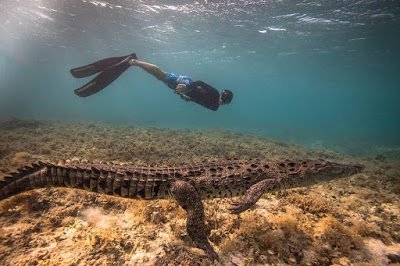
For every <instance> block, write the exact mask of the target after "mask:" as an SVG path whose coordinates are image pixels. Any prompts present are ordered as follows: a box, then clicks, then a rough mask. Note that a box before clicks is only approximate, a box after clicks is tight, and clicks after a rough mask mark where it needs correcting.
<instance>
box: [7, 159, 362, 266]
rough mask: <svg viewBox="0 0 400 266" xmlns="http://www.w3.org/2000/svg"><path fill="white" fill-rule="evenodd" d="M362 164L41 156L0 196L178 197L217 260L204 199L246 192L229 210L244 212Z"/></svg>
mask: <svg viewBox="0 0 400 266" xmlns="http://www.w3.org/2000/svg"><path fill="white" fill-rule="evenodd" d="M362 169H363V166H362V165H360V164H342V163H336V162H330V161H325V160H323V159H318V160H282V161H263V160H258V159H253V160H220V161H213V162H206V163H200V164H192V165H182V166H152V165H149V166H146V167H143V166H136V165H134V164H129V163H121V164H113V163H104V162H89V161H84V160H83V161H75V160H65V161H61V162H58V163H51V162H37V163H33V164H31V165H29V166H26V167H23V168H21V169H19V170H18V171H16V172H14V173H10V174H9V175H7V176H6V177H5V178H4V180H2V181H0V200H2V199H5V198H8V197H10V196H12V195H14V194H17V193H20V192H23V191H27V190H31V189H35V188H40V187H48V186H51V187H69V188H76V189H84V190H87V191H92V192H97V193H103V194H108V195H114V196H120V197H124V198H134V199H146V200H151V199H175V200H176V201H177V202H178V203H179V205H180V206H181V207H182V208H183V209H184V210H185V211H186V213H187V224H186V228H187V232H188V235H189V236H190V237H191V239H192V241H193V243H194V244H195V245H196V246H197V247H198V248H200V249H202V250H204V252H205V253H206V255H207V256H208V257H209V258H210V259H212V260H214V259H218V254H217V253H216V252H215V250H214V248H213V247H212V245H211V244H210V242H209V240H208V233H207V230H206V226H205V215H204V207H203V203H202V200H203V199H210V198H225V197H235V196H240V195H242V196H243V197H241V198H239V200H237V201H233V202H232V204H231V206H230V208H229V211H230V212H231V213H233V214H239V213H241V212H243V211H245V210H247V209H249V208H251V207H252V206H254V205H255V203H256V202H257V201H258V199H259V198H260V197H261V196H262V195H263V194H264V193H266V192H271V191H276V190H280V189H285V188H294V187H301V186H310V185H313V184H316V183H318V182H322V181H329V180H333V179H337V178H340V177H346V176H351V175H353V174H356V173H358V172H360V171H361V170H362Z"/></svg>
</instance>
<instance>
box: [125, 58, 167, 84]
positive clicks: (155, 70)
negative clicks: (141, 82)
mask: <svg viewBox="0 0 400 266" xmlns="http://www.w3.org/2000/svg"><path fill="white" fill-rule="evenodd" d="M129 64H130V65H135V66H138V67H140V68H142V69H143V70H145V71H146V72H148V73H150V74H151V75H153V76H154V77H156V78H157V79H159V80H164V78H165V72H164V71H162V70H161V69H160V68H159V67H158V66H156V65H153V64H150V63H147V62H144V61H140V60H137V59H132V60H131V61H129Z"/></svg>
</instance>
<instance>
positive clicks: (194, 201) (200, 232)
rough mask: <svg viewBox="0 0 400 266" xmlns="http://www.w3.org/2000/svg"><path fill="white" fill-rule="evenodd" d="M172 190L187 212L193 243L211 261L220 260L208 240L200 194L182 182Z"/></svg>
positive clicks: (173, 184)
mask: <svg viewBox="0 0 400 266" xmlns="http://www.w3.org/2000/svg"><path fill="white" fill-rule="evenodd" d="M170 189H171V190H170V191H171V194H172V196H173V197H174V198H175V199H176V201H178V203H179V205H180V206H181V207H182V208H183V209H184V210H185V211H186V212H187V216H188V217H187V224H186V227H187V232H188V234H189V236H190V237H191V238H192V240H193V242H194V243H195V244H196V245H197V247H198V248H200V249H202V250H204V251H205V252H206V253H207V255H208V256H209V257H210V259H212V260H214V259H217V260H218V255H217V253H216V252H215V251H214V248H213V247H212V246H211V244H210V242H209V241H208V239H207V232H206V227H205V224H204V207H203V203H202V202H201V197H200V195H199V193H198V192H197V191H196V189H195V188H194V187H193V186H192V185H191V184H189V183H188V182H186V181H182V180H177V181H174V182H173V183H172V184H171V187H170Z"/></svg>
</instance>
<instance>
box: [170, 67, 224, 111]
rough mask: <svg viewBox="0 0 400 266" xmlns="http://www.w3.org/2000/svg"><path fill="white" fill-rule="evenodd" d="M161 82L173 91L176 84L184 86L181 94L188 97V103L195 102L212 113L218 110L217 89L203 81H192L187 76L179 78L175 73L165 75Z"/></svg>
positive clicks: (218, 96)
mask: <svg viewBox="0 0 400 266" xmlns="http://www.w3.org/2000/svg"><path fill="white" fill-rule="evenodd" d="M163 82H164V83H165V84H166V85H167V86H168V87H170V88H171V89H173V90H175V89H176V86H177V85H178V84H185V85H186V89H185V90H184V91H182V92H181V94H183V95H185V96H188V97H189V98H190V99H189V100H190V101H193V102H196V103H198V104H200V105H202V106H204V107H206V108H208V109H211V110H213V111H216V110H218V108H219V98H220V94H219V92H218V90H217V89H215V88H213V87H212V86H210V85H208V84H207V83H205V82H203V81H200V80H198V81H193V80H192V79H191V78H190V77H188V76H181V75H179V74H176V73H170V72H168V73H166V74H165V79H164V80H163Z"/></svg>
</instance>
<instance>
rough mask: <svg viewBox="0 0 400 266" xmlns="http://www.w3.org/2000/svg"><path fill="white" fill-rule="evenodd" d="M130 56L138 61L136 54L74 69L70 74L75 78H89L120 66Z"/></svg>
mask: <svg viewBox="0 0 400 266" xmlns="http://www.w3.org/2000/svg"><path fill="white" fill-rule="evenodd" d="M129 56H131V57H132V58H133V59H137V57H136V54H135V53H133V54H130V55H125V56H120V57H109V58H105V59H102V60H100V61H97V62H94V63H91V64H88V65H85V66H81V67H76V68H73V69H71V70H70V72H71V74H72V76H74V77H75V78H84V77H89V76H92V75H94V74H96V73H98V72H101V71H104V70H106V69H107V68H109V67H111V66H113V65H115V64H118V63H119V62H121V61H123V60H124V59H125V58H127V57H129Z"/></svg>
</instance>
